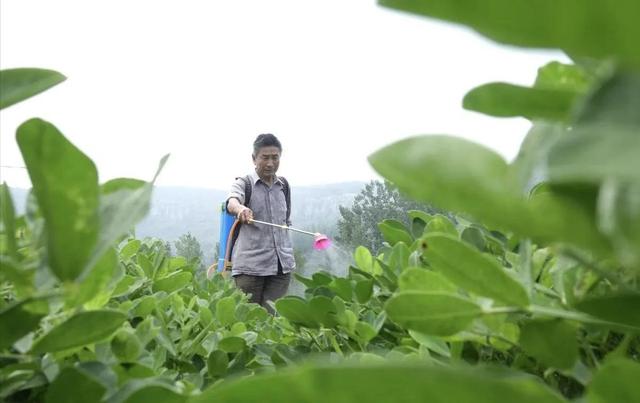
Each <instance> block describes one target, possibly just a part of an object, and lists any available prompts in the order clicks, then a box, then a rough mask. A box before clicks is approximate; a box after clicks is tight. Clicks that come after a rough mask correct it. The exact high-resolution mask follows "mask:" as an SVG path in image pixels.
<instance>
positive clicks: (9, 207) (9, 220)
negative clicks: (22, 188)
mask: <svg viewBox="0 0 640 403" xmlns="http://www.w3.org/2000/svg"><path fill="white" fill-rule="evenodd" d="M0 223H1V224H2V232H3V233H4V234H5V239H6V248H7V251H6V254H7V255H9V256H10V257H11V258H12V259H14V260H17V259H18V252H17V250H18V247H17V244H16V212H15V209H14V208H13V200H12V199H11V192H10V191H9V186H7V184H6V182H3V183H2V185H1V186H0ZM2 252H3V254H4V252H5V251H2Z"/></svg>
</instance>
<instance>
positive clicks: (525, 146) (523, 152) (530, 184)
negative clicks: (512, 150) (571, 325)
mask: <svg viewBox="0 0 640 403" xmlns="http://www.w3.org/2000/svg"><path fill="white" fill-rule="evenodd" d="M565 132H566V130H565V127H564V125H563V124H560V123H548V122H535V123H534V124H533V127H531V129H530V130H529V132H528V133H527V135H526V137H525V138H524V140H523V142H522V144H521V145H520V151H519V152H518V156H517V157H516V159H515V161H514V162H513V163H512V165H511V169H512V171H513V173H514V175H515V176H516V178H517V180H518V186H519V190H520V191H521V192H522V193H523V194H525V195H528V194H529V192H530V191H531V190H532V189H533V188H535V187H536V186H537V185H539V184H541V183H544V182H546V181H548V179H549V177H548V172H547V167H546V164H547V155H548V154H549V150H550V148H551V146H552V145H553V144H554V143H555V142H556V141H557V140H558V139H559V138H560V137H562V136H564V135H565Z"/></svg>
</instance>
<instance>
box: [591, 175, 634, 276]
mask: <svg viewBox="0 0 640 403" xmlns="http://www.w3.org/2000/svg"><path fill="white" fill-rule="evenodd" d="M598 222H599V225H600V228H601V229H602V232H604V233H605V234H607V235H608V236H609V238H611V239H612V241H613V246H614V249H615V250H616V252H617V255H618V257H619V258H620V260H621V261H622V262H623V263H624V264H626V265H628V266H629V267H636V268H640V183H634V184H623V183H620V182H617V181H613V180H611V181H606V182H605V183H603V184H602V186H601V187H600V193H599V195H598Z"/></svg>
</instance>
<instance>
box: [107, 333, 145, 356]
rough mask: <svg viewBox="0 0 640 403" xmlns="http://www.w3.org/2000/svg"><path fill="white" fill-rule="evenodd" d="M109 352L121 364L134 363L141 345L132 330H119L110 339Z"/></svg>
mask: <svg viewBox="0 0 640 403" xmlns="http://www.w3.org/2000/svg"><path fill="white" fill-rule="evenodd" d="M111 351H112V352H113V354H114V355H115V356H116V357H117V358H118V360H120V361H121V362H136V360H137V358H138V357H139V356H140V353H141V352H142V344H141V343H140V340H139V339H138V337H137V336H136V334H135V333H134V332H133V331H132V330H130V329H120V330H118V331H117V332H116V334H115V335H114V336H113V338H112V339H111Z"/></svg>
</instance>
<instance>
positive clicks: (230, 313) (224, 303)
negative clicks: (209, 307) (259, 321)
mask: <svg viewBox="0 0 640 403" xmlns="http://www.w3.org/2000/svg"><path fill="white" fill-rule="evenodd" d="M216 317H217V318H218V320H219V321H220V323H221V324H222V326H229V325H232V324H234V323H235V322H236V321H237V320H236V300H235V298H233V297H224V298H220V299H219V300H218V302H216Z"/></svg>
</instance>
